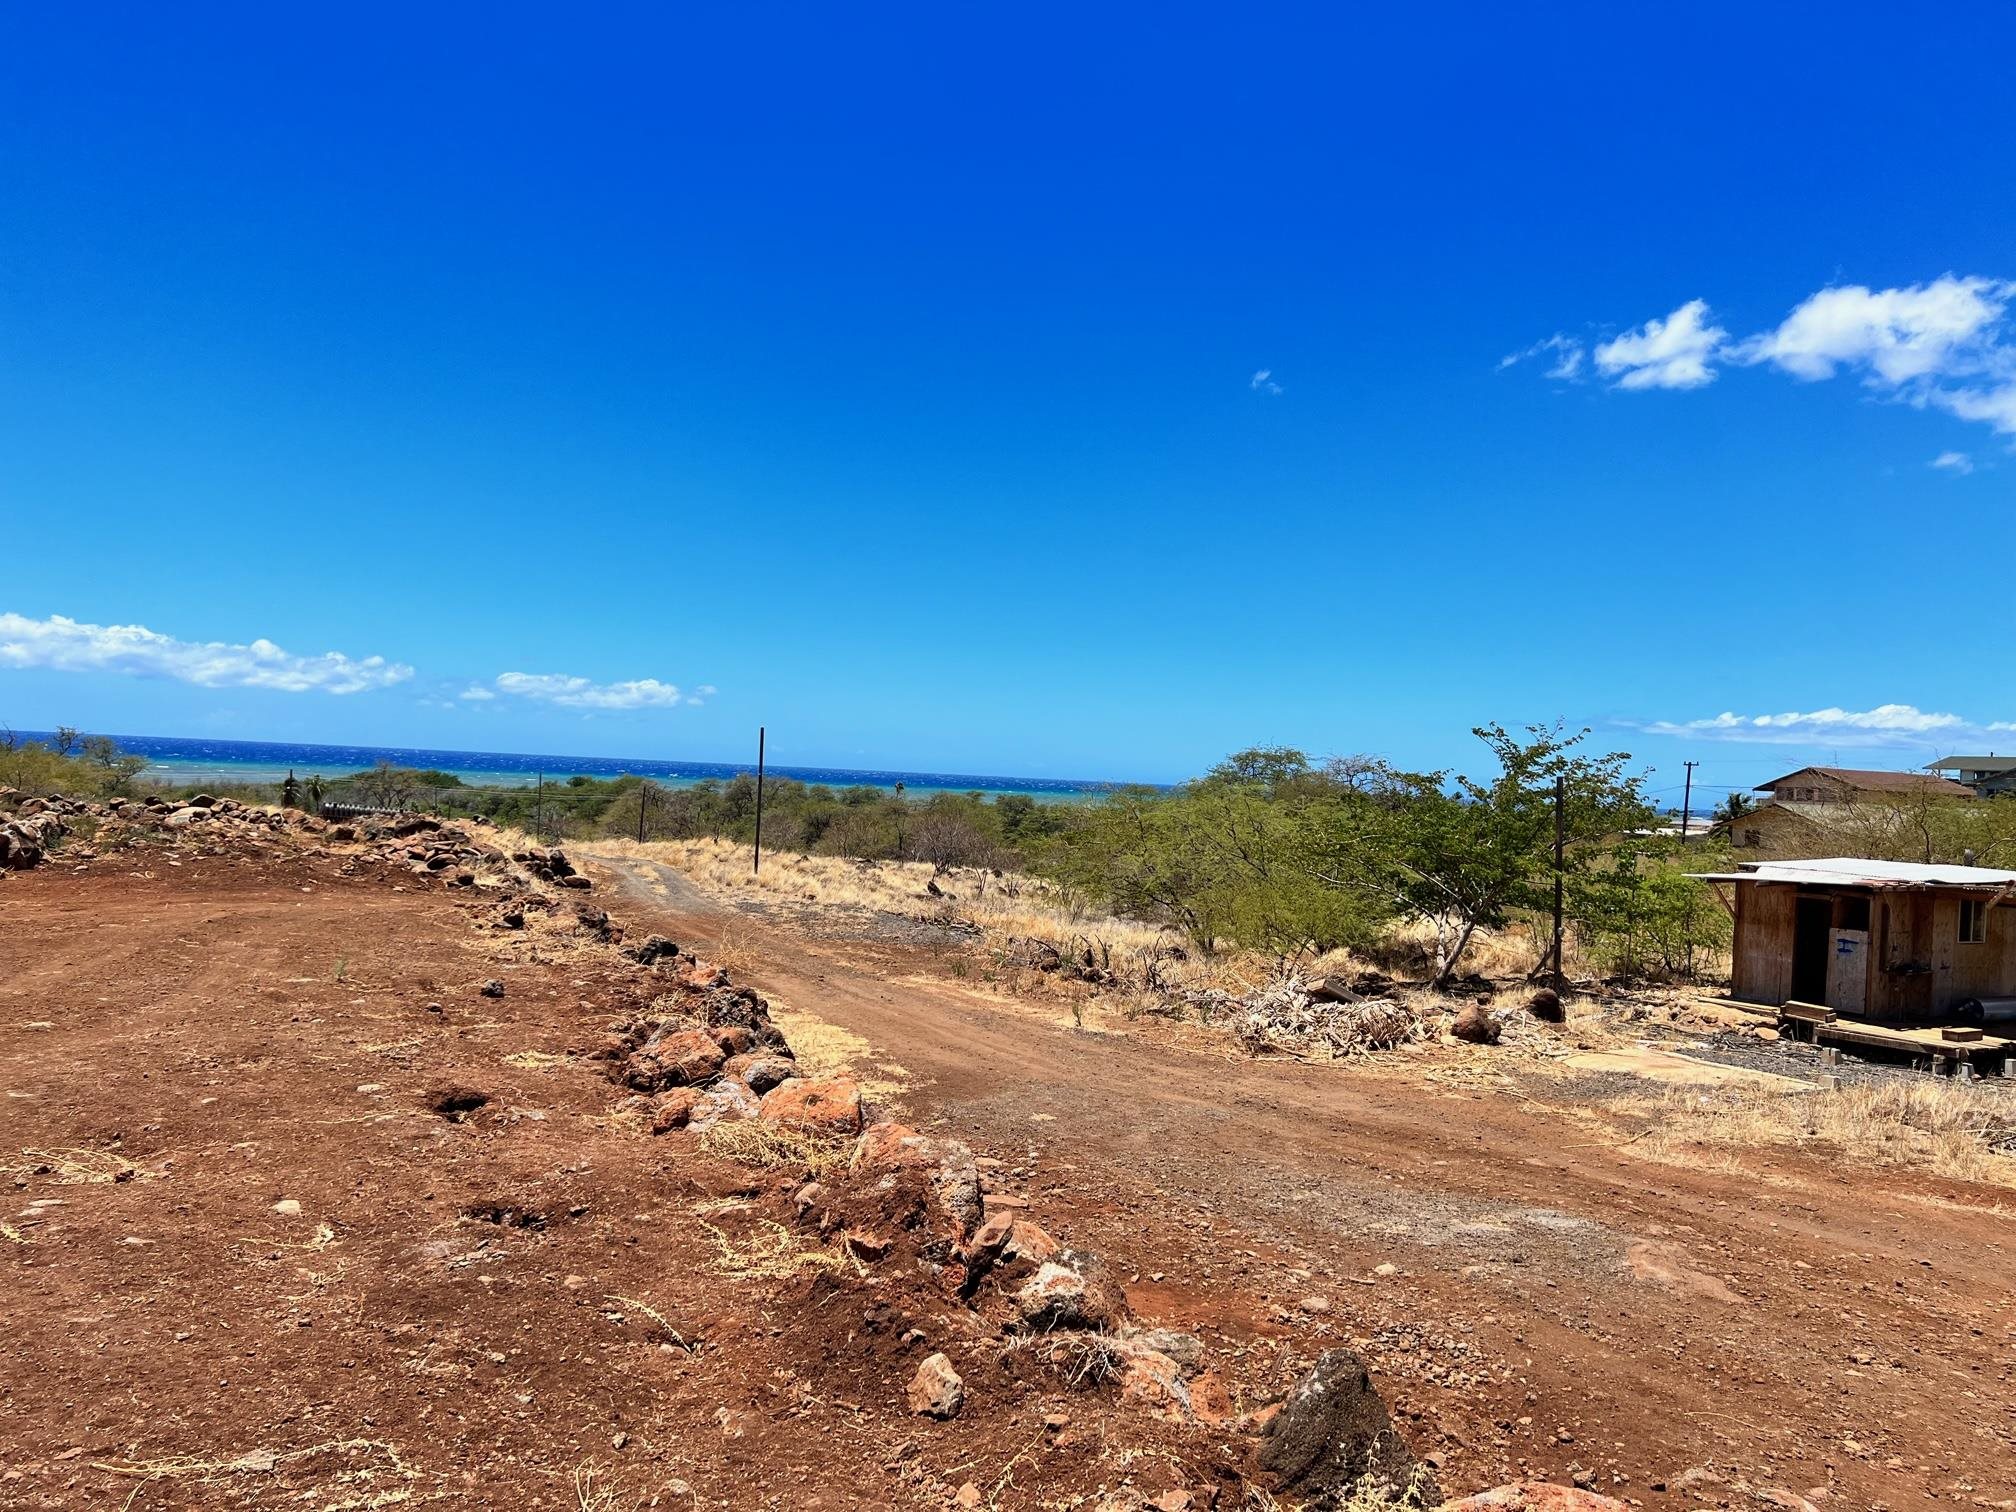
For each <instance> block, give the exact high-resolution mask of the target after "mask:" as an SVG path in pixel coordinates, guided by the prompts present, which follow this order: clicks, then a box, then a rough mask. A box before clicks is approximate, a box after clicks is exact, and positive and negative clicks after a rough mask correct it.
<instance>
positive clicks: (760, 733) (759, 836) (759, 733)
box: [749, 725, 766, 876]
mask: <svg viewBox="0 0 2016 1512" xmlns="http://www.w3.org/2000/svg"><path fill="white" fill-rule="evenodd" d="M765 733H766V731H765V730H764V727H763V726H762V725H758V726H757V727H756V864H755V865H754V866H752V867H750V868H749V870H750V871H751V873H753V874H755V875H758V876H760V875H761V874H762V871H763V737H764V735H765Z"/></svg>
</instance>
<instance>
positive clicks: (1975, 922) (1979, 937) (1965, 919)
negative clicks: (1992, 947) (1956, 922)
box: [1960, 898, 1988, 945]
mask: <svg viewBox="0 0 2016 1512" xmlns="http://www.w3.org/2000/svg"><path fill="white" fill-rule="evenodd" d="M1987 939H1988V905H1987V904H1986V903H1985V902H1983V901H1982V900H1981V899H1979V898H1962V899H1961V900H1960V943H1961V944H1962V945H1980V944H1984V943H1985V942H1986V941H1987Z"/></svg>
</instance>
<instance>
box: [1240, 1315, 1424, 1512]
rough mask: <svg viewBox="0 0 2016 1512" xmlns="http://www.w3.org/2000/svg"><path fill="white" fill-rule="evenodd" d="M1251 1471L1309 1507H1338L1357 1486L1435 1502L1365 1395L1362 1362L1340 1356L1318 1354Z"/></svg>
mask: <svg viewBox="0 0 2016 1512" xmlns="http://www.w3.org/2000/svg"><path fill="white" fill-rule="evenodd" d="M1258 1458H1259V1464H1260V1468H1261V1469H1262V1470H1265V1471H1267V1472H1268V1473H1269V1474H1271V1475H1273V1476H1274V1477H1275V1481H1276V1484H1275V1490H1276V1491H1278V1492H1281V1493H1285V1494H1286V1495H1288V1496H1290V1497H1292V1498H1293V1499H1295V1500H1296V1501H1299V1502H1303V1503H1305V1504H1307V1505H1308V1506H1309V1507H1310V1508H1312V1509H1316V1508H1335V1507H1338V1506H1341V1505H1344V1504H1345V1502H1346V1499H1347V1498H1349V1497H1351V1496H1352V1495H1354V1494H1355V1493H1356V1492H1357V1491H1358V1490H1359V1488H1360V1487H1363V1486H1367V1485H1369V1486H1370V1487H1372V1488H1374V1489H1376V1490H1381V1491H1384V1492H1385V1493H1386V1494H1388V1495H1390V1496H1393V1497H1395V1498H1397V1497H1399V1496H1401V1495H1404V1494H1406V1493H1407V1492H1408V1491H1410V1490H1412V1491H1413V1492H1414V1493H1415V1494H1416V1495H1417V1497H1418V1499H1419V1500H1420V1501H1422V1502H1425V1503H1427V1504H1429V1505H1433V1504H1434V1503H1436V1502H1437V1501H1439V1500H1440V1499H1441V1493H1440V1491H1438V1490H1436V1489H1435V1487H1434V1481H1433V1478H1432V1477H1431V1476H1430V1475H1429V1474H1428V1472H1427V1470H1426V1468H1425V1467H1423V1466H1422V1465H1420V1464H1419V1463H1417V1461H1416V1460H1415V1458H1414V1455H1413V1453H1412V1452H1411V1451H1410V1450H1409V1449H1408V1448H1407V1445H1406V1443H1405V1441H1404V1440H1402V1439H1401V1437H1400V1434H1399V1431H1398V1430H1397V1429H1395V1428H1394V1426H1393V1419H1392V1417H1391V1415H1390V1414H1389V1413H1388V1412H1387V1410H1386V1403H1385V1402H1384V1401H1383V1400H1382V1399H1381V1398H1380V1396H1379V1393H1378V1392H1377V1391H1375V1390H1373V1389H1372V1378H1371V1376H1370V1375H1369V1374H1368V1373H1367V1372H1366V1369H1365V1362H1364V1361H1363V1360H1361V1359H1359V1357H1358V1356H1357V1355H1356V1354H1354V1353H1352V1352H1351V1351H1350V1350H1348V1349H1331V1350H1325V1351H1324V1353H1323V1354H1322V1355H1321V1356H1319V1357H1318V1358H1317V1361H1316V1364H1315V1366H1314V1367H1313V1368H1312V1369H1311V1370H1310V1372H1309V1373H1308V1374H1307V1375H1306V1376H1304V1377H1303V1378H1302V1379H1301V1380H1300V1381H1298V1382H1297V1383H1296V1384H1295V1389H1294V1390H1292V1391H1291V1392H1289V1393H1288V1396H1287V1399H1286V1400H1285V1401H1283V1402H1282V1404H1281V1410H1280V1411H1279V1412H1277V1413H1275V1415H1274V1416H1273V1418H1272V1419H1271V1420H1270V1421H1269V1422H1268V1424H1267V1427H1266V1430H1265V1436H1264V1437H1263V1438H1262V1439H1261V1442H1260V1451H1259V1456H1258Z"/></svg>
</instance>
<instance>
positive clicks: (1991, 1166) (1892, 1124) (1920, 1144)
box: [1635, 1078, 2016, 1187]
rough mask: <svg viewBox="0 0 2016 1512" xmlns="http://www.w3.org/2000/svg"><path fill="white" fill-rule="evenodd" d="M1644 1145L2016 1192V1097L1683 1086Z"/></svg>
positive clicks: (1656, 1103) (1926, 1090)
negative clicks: (1801, 1160) (1763, 1155)
mask: <svg viewBox="0 0 2016 1512" xmlns="http://www.w3.org/2000/svg"><path fill="white" fill-rule="evenodd" d="M1649 1112H1650V1114H1651V1116H1652V1118H1653V1120H1654V1126H1653V1128H1652V1131H1651V1133H1650V1134H1649V1135H1646V1136H1644V1137H1643V1139H1642V1140H1641V1141H1640V1142H1639V1143H1638V1144H1637V1145H1636V1146H1635V1148H1637V1149H1638V1150H1639V1151H1640V1152H1642V1153H1644V1154H1646V1155H1649V1156H1651V1157H1652V1158H1654V1159H1661V1160H1667V1161H1671V1162H1674V1163H1685V1164H1699V1163H1700V1162H1701V1160H1702V1157H1703V1156H1704V1154H1706V1155H1708V1156H1710V1157H1711V1158H1715V1157H1720V1158H1722V1159H1725V1160H1734V1161H1737V1162H1740V1159H1741V1156H1742V1154H1743V1153H1744V1152H1746V1151H1756V1150H1795V1151H1810V1152H1813V1153H1817V1154H1822V1155H1825V1156H1828V1157H1830V1158H1833V1159H1837V1160H1849V1161H1856V1162H1860V1163H1862V1164H1866V1165H1870V1166H1875V1167H1883V1168H1890V1169H1902V1170H1915V1171H1925V1172H1929V1173H1930V1174H1932V1175H1935V1176H1944V1177H1948V1178H1950V1179H1952V1180H1955V1181H1969V1182H1979V1183H1982V1184H1985V1185H1991V1186H2004V1187H2016V1156H2012V1155H2010V1154H2008V1153H2004V1150H2005V1147H2006V1146H2008V1145H2010V1144H2011V1143H2012V1142H2016V1094H2012V1093H2011V1092H2008V1091H2005V1090H2003V1089H2001V1088H1996V1087H1984V1086H1978V1085H1970V1084H1967V1083H1961V1082H1949V1081H1935V1080H1932V1079H1930V1078H1927V1079H1924V1080H1919V1081H1895V1082H1885V1083H1883V1084H1881V1085H1878V1086H1870V1087H1842V1088H1837V1089H1831V1090H1830V1089H1812V1090H1805V1091H1801V1090H1795V1089H1787V1090H1785V1091H1779V1090H1777V1089H1775V1088H1770V1087H1762V1086H1746V1085H1741V1084H1736V1085H1726V1086H1719V1087H1715V1088H1712V1089H1708V1090H1703V1089H1700V1088H1693V1087H1688V1088H1682V1087H1675V1088H1673V1089H1671V1090H1670V1091H1669V1092H1667V1093H1666V1095H1665V1096H1664V1097H1663V1098H1661V1099H1656V1100H1653V1101H1652V1103H1651V1105H1650V1108H1649Z"/></svg>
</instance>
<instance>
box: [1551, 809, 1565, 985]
mask: <svg viewBox="0 0 2016 1512" xmlns="http://www.w3.org/2000/svg"><path fill="white" fill-rule="evenodd" d="M1567 808H1568V779H1567V778H1566V777H1565V776H1564V777H1556V778H1555V779H1554V990H1555V991H1556V992H1560V991H1562V990H1563V989H1564V988H1566V987H1567V985H1568V972H1567V967H1566V963H1565V962H1564V961H1563V960H1562V956H1561V933H1562V920H1563V916H1564V912H1565V910H1564V907H1563V903H1564V898H1563V893H1562V881H1563V877H1564V875H1565V873H1566V871H1567V858H1568V814H1567Z"/></svg>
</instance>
